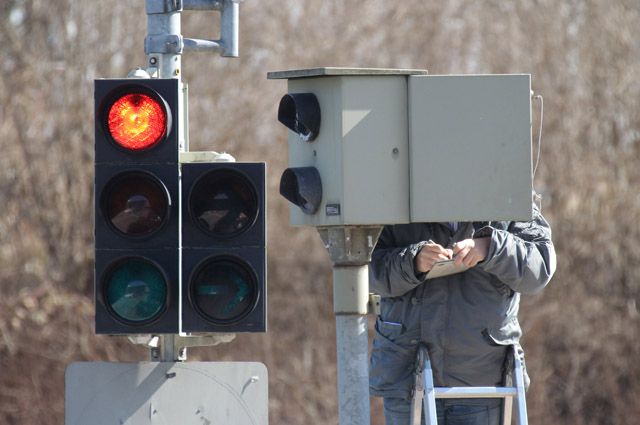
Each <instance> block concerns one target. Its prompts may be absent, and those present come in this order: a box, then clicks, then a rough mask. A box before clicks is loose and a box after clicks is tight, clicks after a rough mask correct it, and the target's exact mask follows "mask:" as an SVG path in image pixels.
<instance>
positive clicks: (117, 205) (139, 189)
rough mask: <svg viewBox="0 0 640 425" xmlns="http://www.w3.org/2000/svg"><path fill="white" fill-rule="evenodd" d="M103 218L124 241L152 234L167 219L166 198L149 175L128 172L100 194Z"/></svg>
mask: <svg viewBox="0 0 640 425" xmlns="http://www.w3.org/2000/svg"><path fill="white" fill-rule="evenodd" d="M102 205H103V214H104V215H105V217H106V218H107V220H108V222H109V224H110V225H111V226H112V227H113V228H114V229H115V230H116V231H117V232H118V233H120V234H122V235H123V236H127V237H145V236H149V235H151V234H153V233H155V232H156V231H157V230H159V229H160V228H161V227H162V225H163V224H164V223H165V221H166V219H167V217H168V215H169V206H170V200H169V194H168V191H167V189H166V188H165V186H164V185H163V184H162V182H161V181H160V180H158V179H157V178H156V177H154V176H152V175H151V174H147V173H144V172H140V171H129V172H124V173H122V174H119V175H117V176H116V177H114V178H113V179H111V180H110V181H109V182H108V183H107V186H106V187H105V190H104V191H103V200H102Z"/></svg>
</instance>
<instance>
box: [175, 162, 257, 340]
mask: <svg viewBox="0 0 640 425" xmlns="http://www.w3.org/2000/svg"><path fill="white" fill-rule="evenodd" d="M265 200H266V197H265V164H264V163H240V162H217V163H216V162H214V163H184V164H182V330H183V331H184V332H193V333H196V332H264V331H266V309H267V300H266V297H267V291H266V263H265V254H266V243H265V242H266V236H265V231H266V221H265V220H266V204H265Z"/></svg>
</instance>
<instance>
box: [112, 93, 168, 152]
mask: <svg viewBox="0 0 640 425" xmlns="http://www.w3.org/2000/svg"><path fill="white" fill-rule="evenodd" d="M106 114H107V117H106V128H107V130H108V132H109V134H110V135H111V138H112V139H113V141H114V142H115V143H116V144H118V145H119V146H120V147H122V148H124V149H127V150H130V151H142V150H146V149H149V148H151V147H153V146H155V145H156V144H158V143H159V142H160V141H161V140H162V139H163V138H164V137H165V136H166V134H167V132H168V127H169V122H170V119H169V115H168V112H167V106H166V103H165V102H164V101H163V100H162V99H161V98H160V97H159V96H157V95H155V94H154V93H151V92H149V93H145V92H142V91H138V89H137V88H136V89H135V91H132V92H125V93H123V94H120V95H119V96H116V97H114V98H113V100H112V101H111V102H110V103H109V105H108V107H107V112H106Z"/></svg>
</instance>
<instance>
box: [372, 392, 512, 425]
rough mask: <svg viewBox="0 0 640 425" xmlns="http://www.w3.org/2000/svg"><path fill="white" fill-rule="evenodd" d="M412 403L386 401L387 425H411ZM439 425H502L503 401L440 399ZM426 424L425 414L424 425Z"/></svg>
mask: <svg viewBox="0 0 640 425" xmlns="http://www.w3.org/2000/svg"><path fill="white" fill-rule="evenodd" d="M410 412H411V401H410V400H407V399H402V398H385V399H384V417H385V421H386V425H409V423H410V422H411V419H410ZM436 413H437V416H438V425H500V419H501V415H502V400H500V399H495V398H488V399H460V400H456V399H448V400H443V399H438V400H436ZM424 424H425V417H424V412H423V414H422V425H424Z"/></svg>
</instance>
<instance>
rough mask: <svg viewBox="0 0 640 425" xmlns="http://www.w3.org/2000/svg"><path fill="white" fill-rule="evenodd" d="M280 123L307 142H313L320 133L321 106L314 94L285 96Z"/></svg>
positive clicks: (279, 110) (281, 104)
mask: <svg viewBox="0 0 640 425" xmlns="http://www.w3.org/2000/svg"><path fill="white" fill-rule="evenodd" d="M278 121H280V122H281V123H282V124H284V125H285V126H287V128H288V129H290V130H291V131H293V132H294V133H296V134H298V136H300V138H301V139H302V140H304V141H305V142H312V141H314V140H315V139H316V137H318V133H320V104H319V103H318V98H316V95H315V94H313V93H291V94H285V95H284V96H283V97H282V99H280V106H279V107H278Z"/></svg>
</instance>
